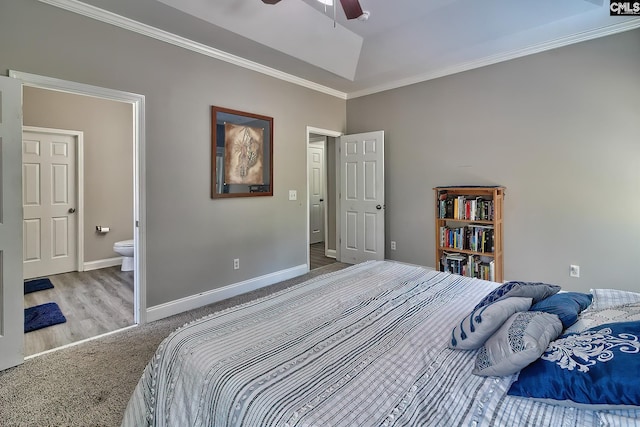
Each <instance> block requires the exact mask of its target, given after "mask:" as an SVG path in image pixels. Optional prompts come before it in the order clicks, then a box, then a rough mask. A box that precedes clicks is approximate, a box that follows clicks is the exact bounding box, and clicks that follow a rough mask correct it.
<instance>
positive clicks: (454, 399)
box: [122, 261, 601, 427]
mask: <svg viewBox="0 0 640 427" xmlns="http://www.w3.org/2000/svg"><path fill="white" fill-rule="evenodd" d="M495 286H496V284H495V283H491V282H486V281H482V280H477V279H470V278H464V277H460V276H456V275H451V274H448V273H439V272H434V271H430V270H427V269H424V268H421V267H417V266H411V265H405V264H399V263H393V262H384V261H382V262H366V263H362V264H357V265H355V266H352V267H349V268H347V269H344V270H340V271H337V272H333V273H329V274H327V275H323V276H319V277H316V278H313V279H311V280H309V281H307V282H304V283H301V284H299V285H296V286H293V287H291V288H289V289H287V290H284V291H281V292H277V293H274V294H271V295H268V296H266V297H264V298H262V299H259V300H255V301H252V302H249V303H246V304H243V305H240V306H237V307H233V308H230V309H227V310H224V311H221V312H218V313H215V314H212V315H210V316H207V317H205V318H203V319H200V320H197V321H194V322H192V323H189V324H187V325H185V326H184V327H182V328H180V329H178V330H177V331H176V332H174V333H173V334H171V335H170V336H169V337H167V338H166V339H165V340H164V341H163V342H162V344H161V345H160V346H159V348H158V349H157V351H156V354H155V355H154V357H153V359H152V360H151V361H150V362H149V364H148V365H147V367H146V369H145V371H144V373H143V376H142V378H141V379H140V381H139V383H138V385H137V387H136V389H135V391H134V394H133V396H132V397H131V400H130V401H129V404H128V406H127V409H126V412H125V415H124V419H123V423H122V425H123V426H132V427H133V426H135V427H139V426H145V425H153V426H180V427H186V426H220V427H222V426H282V427H294V426H307V427H310V426H317V427H337V426H349V427H353V426H597V425H601V424H600V421H601V418H600V417H599V416H598V414H597V413H596V412H592V411H586V410H576V409H570V408H565V407H560V406H554V405H546V404H543V403H536V402H532V401H529V400H526V399H518V398H513V397H510V396H506V391H507V389H508V388H509V385H510V383H511V381H512V380H513V377H504V378H492V377H490V378H483V377H478V376H474V375H472V374H471V370H472V368H473V364H474V360H475V355H476V351H459V350H450V349H448V348H447V342H448V339H449V337H450V333H451V329H452V328H453V326H454V325H455V323H456V322H458V321H459V320H460V319H461V318H462V317H463V316H465V315H466V314H467V313H468V312H470V311H471V309H472V308H473V306H474V305H475V304H476V303H477V302H478V301H480V299H482V297H483V296H485V295H486V294H487V293H488V292H489V291H490V290H491V289H493V287H495Z"/></svg>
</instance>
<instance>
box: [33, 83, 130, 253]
mask: <svg viewBox="0 0 640 427" xmlns="http://www.w3.org/2000/svg"><path fill="white" fill-rule="evenodd" d="M22 109H23V114H24V117H23V120H22V121H23V124H24V125H27V126H40V127H48V128H58V129H65V130H76V131H82V132H84V261H85V262H90V261H98V260H102V259H108V258H114V257H117V256H119V255H117V254H116V253H114V252H113V244H114V242H117V241H120V240H128V239H133V113H132V106H131V104H126V103H122V102H115V101H110V100H106V99H99V98H93V97H89V96H80V95H74V94H69V93H63V92H57V91H51V90H45V89H38V88H33V87H25V88H24V89H23V108H22ZM96 225H104V226H109V227H110V228H111V231H110V232H109V233H107V234H98V233H96Z"/></svg>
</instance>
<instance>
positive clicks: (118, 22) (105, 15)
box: [38, 0, 347, 99]
mask: <svg viewBox="0 0 640 427" xmlns="http://www.w3.org/2000/svg"><path fill="white" fill-rule="evenodd" d="M38 1H39V2H41V3H46V4H48V5H51V6H55V7H58V8H60V9H64V10H67V11H69V12H73V13H76V14H78V15H82V16H86V17H87V18H91V19H95V20H96V21H100V22H104V23H106V24H110V25H114V26H116V27H120V28H123V29H125V30H128V31H132V32H134V33H138V34H141V35H144V36H147V37H151V38H153V39H156V40H159V41H162V42H165V43H169V44H172V45H174V46H178V47H181V48H184V49H187V50H190V51H192V52H196V53H199V54H201V55H205V56H208V57H211V58H215V59H218V60H220V61H224V62H227V63H230V64H233V65H237V66H238V67H242V68H246V69H248V70H252V71H256V72H258V73H261V74H265V75H267V76H270V77H274V78H276V79H279V80H283V81H286V82H289V83H293V84H296V85H298V86H302V87H306V88H308V89H312V90H315V91H317V92H321V93H325V94H327V95H331V96H335V97H336V98H340V99H347V94H346V93H345V92H341V91H338V90H335V89H332V88H330V87H327V86H323V85H320V84H317V83H314V82H312V81H309V80H306V79H302V78H300V77H297V76H294V75H292V74H288V73H285V72H282V71H280V70H276V69H275V68H271V67H267V66H264V65H262V64H258V63H257V62H253V61H249V60H248V59H245V58H241V57H239V56H236V55H232V54H230V53H227V52H224V51H222V50H219V49H215V48H212V47H211V46H207V45H205V44H202V43H198V42H195V41H193V40H190V39H187V38H185V37H181V36H178V35H176V34H172V33H170V32H168V31H164V30H161V29H159V28H155V27H152V26H151V25H147V24H143V23H141V22H138V21H134V20H133V19H130V18H126V17H124V16H121V15H118V14H115V13H113V12H109V11H107V10H104V9H100V8H98V7H95V6H92V5H89V4H86V3H82V2H80V1H78V0H38Z"/></svg>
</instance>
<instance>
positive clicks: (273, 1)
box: [262, 0, 280, 4]
mask: <svg viewBox="0 0 640 427" xmlns="http://www.w3.org/2000/svg"><path fill="white" fill-rule="evenodd" d="M279 1H280V0H262V3H266V4H276V3H278V2H279Z"/></svg>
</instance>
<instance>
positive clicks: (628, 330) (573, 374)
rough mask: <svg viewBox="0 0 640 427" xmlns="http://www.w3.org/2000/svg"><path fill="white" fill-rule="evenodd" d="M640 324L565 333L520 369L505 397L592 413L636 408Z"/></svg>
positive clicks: (639, 402)
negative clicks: (536, 401) (538, 357)
mask: <svg viewBox="0 0 640 427" xmlns="http://www.w3.org/2000/svg"><path fill="white" fill-rule="evenodd" d="M639 336H640V321H636V322H618V323H608V324H606V325H600V326H597V327H595V328H591V329H587V330H586V331H584V332H582V333H579V334H565V335H563V336H562V337H561V338H559V339H557V340H555V341H553V342H551V344H549V346H548V347H547V350H546V351H545V352H544V353H543V354H542V356H541V357H540V359H538V360H536V361H535V362H533V363H532V364H531V365H529V366H527V367H526V368H524V369H523V370H522V371H520V375H519V377H518V380H517V381H516V382H514V383H513V384H512V385H511V388H510V389H509V392H508V394H509V395H511V396H520V397H528V398H534V399H535V400H538V401H542V402H546V403H553V404H560V405H566V406H573V407H578V408H584V409H591V410H602V409H626V408H628V409H638V408H640V387H638V372H640V340H639V339H638V338H639Z"/></svg>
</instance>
